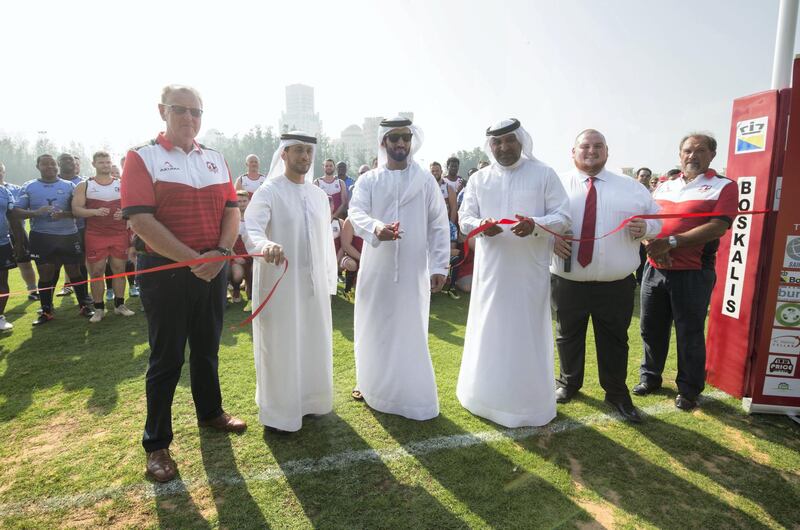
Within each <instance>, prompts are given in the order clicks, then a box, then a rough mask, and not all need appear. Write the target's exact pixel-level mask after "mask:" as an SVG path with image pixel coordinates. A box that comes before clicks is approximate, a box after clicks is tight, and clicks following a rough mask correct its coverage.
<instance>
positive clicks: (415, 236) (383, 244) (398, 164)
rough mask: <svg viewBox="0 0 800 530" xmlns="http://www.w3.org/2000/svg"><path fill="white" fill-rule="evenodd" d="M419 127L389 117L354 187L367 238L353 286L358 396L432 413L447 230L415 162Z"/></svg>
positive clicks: (391, 407) (408, 413)
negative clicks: (370, 164) (369, 165)
mask: <svg viewBox="0 0 800 530" xmlns="http://www.w3.org/2000/svg"><path fill="white" fill-rule="evenodd" d="M421 145H422V131H421V130H420V129H419V128H418V127H416V126H414V125H413V124H412V123H411V120H408V119H404V118H395V119H392V120H384V121H382V122H381V124H380V129H379V132H378V167H377V169H374V170H372V171H369V172H367V173H365V174H364V175H362V176H361V177H360V178H359V179H358V180H357V181H356V185H355V186H354V187H353V198H352V200H351V201H350V217H349V219H350V222H351V223H352V225H353V228H354V229H355V232H356V234H357V235H358V236H360V237H362V238H363V239H364V242H365V243H369V244H365V245H364V247H363V250H362V254H361V264H360V269H359V272H358V283H357V285H356V304H355V354H356V373H357V374H358V381H357V382H356V383H357V388H358V389H359V390H360V392H359V391H354V392H353V397H354V398H356V399H360V398H361V397H363V399H364V400H365V401H366V402H367V404H368V405H369V406H370V407H372V408H373V409H375V410H378V411H380V412H387V413H390V414H399V415H401V416H405V417H406V418H410V419H413V420H427V419H430V418H434V417H436V416H437V415H438V414H439V401H438V398H437V394H436V381H435V379H434V375H433V366H432V364H431V358H430V354H429V352H428V313H429V305H430V294H431V292H437V291H439V290H441V288H442V286H443V285H444V281H445V277H446V275H447V269H448V266H449V260H450V230H449V225H448V221H447V209H446V208H445V204H444V201H443V200H442V194H441V191H440V190H439V186H438V185H437V184H436V179H434V178H433V175H431V174H430V173H429V172H428V171H425V170H424V169H422V168H421V167H420V166H419V164H417V163H416V162H414V158H413V157H414V153H415V152H416V151H417V149H419V147H420V146H421Z"/></svg>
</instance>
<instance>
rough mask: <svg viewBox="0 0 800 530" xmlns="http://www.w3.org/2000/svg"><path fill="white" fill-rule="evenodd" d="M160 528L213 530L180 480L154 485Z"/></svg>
mask: <svg viewBox="0 0 800 530" xmlns="http://www.w3.org/2000/svg"><path fill="white" fill-rule="evenodd" d="M153 490H154V491H155V497H156V514H157V515H158V526H159V528H192V529H194V528H202V529H205V528H209V529H210V528H211V525H210V524H209V523H208V521H206V520H205V518H204V517H203V515H202V514H201V513H200V510H199V509H198V508H197V505H196V504H195V503H194V500H193V499H192V496H191V495H189V491H188V490H187V489H186V485H185V484H184V483H183V481H182V480H180V475H179V476H178V478H177V479H176V480H173V481H172V482H167V483H166V484H158V483H155V484H154V485H153Z"/></svg>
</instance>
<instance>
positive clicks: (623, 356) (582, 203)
mask: <svg viewBox="0 0 800 530" xmlns="http://www.w3.org/2000/svg"><path fill="white" fill-rule="evenodd" d="M572 159H573V161H574V163H575V168H576V169H575V171H572V172H570V173H567V174H565V175H562V176H561V183H562V184H563V185H564V189H566V191H567V194H568V195H569V202H570V217H571V218H572V221H573V227H574V229H575V231H576V232H577V233H576V234H575V237H576V238H579V239H581V242H580V243H574V244H573V243H569V242H566V241H564V240H563V239H560V238H556V240H555V246H554V252H555V254H556V255H557V256H558V257H559V258H561V259H553V262H552V265H551V267H550V272H551V288H552V289H551V293H552V294H551V296H552V304H553V309H554V310H555V315H556V346H557V348H558V357H559V359H560V364H561V372H560V375H559V377H558V379H557V380H556V401H557V402H558V403H567V402H569V401H570V400H571V399H572V398H573V397H574V396H575V394H577V393H578V390H580V388H581V387H582V386H583V376H584V361H585V355H586V329H587V327H588V324H589V318H590V317H591V319H592V327H593V328H594V335H595V347H596V349H597V368H598V375H599V378H600V385H601V386H602V387H603V390H605V393H606V397H605V401H606V403H608V404H609V405H611V406H612V407H614V408H615V409H616V410H617V411H618V412H619V413H620V414H621V415H622V417H623V418H624V419H625V420H627V421H631V422H635V423H638V422H640V421H642V420H641V416H640V415H639V412H638V411H637V410H636V408H635V407H634V406H633V402H632V401H631V397H630V393H629V392H628V386H627V384H626V382H625V379H626V376H627V367H628V326H629V325H630V323H631V316H632V314H633V302H634V290H635V288H636V280H635V278H634V275H633V272H634V271H635V270H636V268H637V267H638V266H639V244H640V242H641V240H642V239H644V238H645V237H653V236H655V235H656V234H658V233H659V231H660V230H661V222H660V221H657V220H644V219H634V220H632V221H631V222H630V223H628V225H627V226H626V228H625V229H624V230H621V231H619V232H617V233H615V234H612V235H610V236H608V237H605V238H603V239H598V240H593V239H592V238H596V237H599V236H601V235H603V234H606V233H608V232H611V231H612V230H614V228H616V227H617V226H619V225H620V223H621V222H622V221H623V220H624V219H626V218H628V217H631V216H633V215H637V214H639V215H642V214H653V213H657V212H658V211H659V206H658V205H657V204H656V202H655V201H654V200H653V199H652V198H651V197H650V194H649V193H648V192H647V190H646V189H645V188H644V187H642V186H641V185H640V184H639V183H638V182H637V181H635V180H633V179H631V178H629V177H624V176H621V175H617V174H614V173H611V172H610V171H608V170H607V169H605V165H606V161H607V160H608V145H607V144H606V139H605V137H604V136H603V135H602V134H601V133H600V132H598V131H596V130H594V129H586V130H584V131H582V132H581V133H580V134H578V136H577V138H575V146H574V147H573V148H572ZM578 230H579V232H578ZM573 249H576V250H577V252H573Z"/></svg>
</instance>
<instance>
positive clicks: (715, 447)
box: [642, 417, 800, 528]
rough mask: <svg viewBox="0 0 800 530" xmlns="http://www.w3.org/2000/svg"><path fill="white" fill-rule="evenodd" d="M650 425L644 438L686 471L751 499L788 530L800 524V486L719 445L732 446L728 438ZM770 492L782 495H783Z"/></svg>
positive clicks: (651, 422) (653, 421)
mask: <svg viewBox="0 0 800 530" xmlns="http://www.w3.org/2000/svg"><path fill="white" fill-rule="evenodd" d="M698 421H702V420H698ZM647 422H648V425H647V429H643V430H642V434H643V435H644V436H646V437H647V438H648V439H649V440H650V441H651V442H653V444H655V445H657V446H659V447H660V448H661V449H663V450H664V451H665V452H667V453H669V454H670V455H672V457H673V458H675V459H676V460H678V461H679V462H680V463H681V464H683V465H684V466H686V468H688V469H691V470H692V471H694V472H695V473H700V474H702V475H705V476H706V477H708V478H709V479H711V480H713V481H714V482H716V483H717V484H719V485H720V486H722V487H724V488H726V489H728V490H730V491H732V492H734V493H736V494H737V495H740V496H742V497H744V498H747V499H750V500H751V501H752V502H753V503H755V504H757V505H759V506H761V507H762V508H763V509H764V511H766V512H767V513H768V514H769V515H770V516H772V518H773V519H775V520H776V521H777V522H778V523H779V524H780V525H781V526H783V527H785V528H793V527H796V526H795V525H797V524H798V523H799V522H800V516H799V515H798V513H797V510H798V507H800V484H798V483H794V484H792V483H790V482H788V481H787V480H786V479H785V478H784V477H783V476H782V475H781V474H780V473H779V472H778V471H777V470H775V469H773V468H771V467H770V466H767V465H764V464H761V463H759V462H757V461H755V460H754V459H753V458H750V457H747V456H743V455H742V454H740V453H738V452H735V451H731V450H730V449H728V448H726V447H723V446H722V445H720V444H719V443H717V442H718V441H723V440H728V441H729V442H731V441H732V440H731V439H730V438H729V437H728V436H725V435H722V436H720V438H719V439H718V440H717V441H715V440H712V439H710V438H709V437H707V436H704V435H703V434H700V433H698V432H695V431H692V430H689V429H684V428H683V427H679V426H677V425H673V424H669V423H665V422H663V421H661V420H659V419H658V418H653V417H650V418H648V419H647ZM768 492H780V495H772V494H769V493H768ZM765 493H766V494H765Z"/></svg>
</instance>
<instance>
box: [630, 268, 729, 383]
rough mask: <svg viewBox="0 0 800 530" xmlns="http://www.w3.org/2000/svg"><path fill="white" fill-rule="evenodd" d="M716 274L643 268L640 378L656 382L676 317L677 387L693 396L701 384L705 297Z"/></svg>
mask: <svg viewBox="0 0 800 530" xmlns="http://www.w3.org/2000/svg"><path fill="white" fill-rule="evenodd" d="M716 279H717V275H716V273H715V272H714V271H713V270H712V269H703V270H680V271H673V270H661V269H656V268H655V267H653V266H652V265H650V264H649V263H648V264H647V265H646V266H645V269H644V278H643V280H642V292H641V296H642V298H641V307H642V318H641V331H642V342H643V343H644V358H643V359H642V366H641V368H640V369H639V379H640V381H642V382H643V383H647V384H649V385H652V386H656V387H658V386H661V383H662V379H661V374H662V373H663V372H664V363H665V362H666V360H667V353H668V351H669V337H670V331H671V329H672V323H673V322H675V339H676V342H677V346H678V377H677V378H676V379H675V383H676V384H677V385H678V391H679V392H680V393H681V394H683V395H684V396H686V397H688V398H689V399H695V398H696V397H697V396H698V395H699V394H700V393H701V392H702V391H703V388H704V387H705V378H706V377H705V376H706V372H705V369H706V340H705V324H706V314H707V313H708V303H709V301H710V300H711V291H712V289H713V288H714V283H715V282H716Z"/></svg>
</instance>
